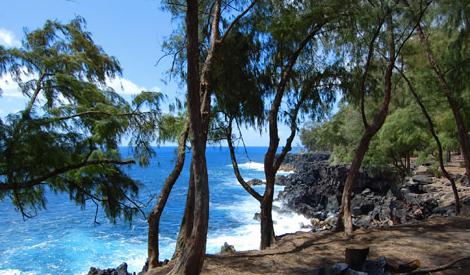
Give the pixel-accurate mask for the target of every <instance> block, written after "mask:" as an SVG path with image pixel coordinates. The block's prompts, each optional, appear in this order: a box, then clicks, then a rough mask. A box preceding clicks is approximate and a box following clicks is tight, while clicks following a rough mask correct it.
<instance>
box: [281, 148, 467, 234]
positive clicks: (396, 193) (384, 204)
mask: <svg viewBox="0 0 470 275" xmlns="http://www.w3.org/2000/svg"><path fill="white" fill-rule="evenodd" d="M329 157H330V156H329V154H328V153H305V154H291V155H288V156H287V158H286V160H285V163H284V165H285V166H288V167H290V168H292V169H293V170H294V171H295V172H294V173H292V174H290V175H289V176H287V177H286V178H285V180H284V183H285V188H284V190H283V191H282V192H280V193H279V196H278V199H280V200H282V201H283V203H284V204H285V206H287V207H288V208H290V209H291V210H293V211H295V212H297V213H300V214H303V215H304V216H306V217H307V218H310V219H311V223H312V225H311V226H312V229H313V230H314V231H319V230H328V229H331V228H332V227H334V226H335V225H336V216H337V214H338V212H339V207H340V203H341V195H342V190H343V187H344V182H345V181H346V177H347V173H348V169H349V168H348V166H347V165H336V164H330V163H329V161H328V159H329ZM413 174H414V175H413V176H411V177H405V178H400V177H398V176H397V175H396V174H393V173H392V172H390V171H381V172H380V171H370V170H369V171H368V170H361V172H360V176H359V179H358V181H357V182H356V185H355V188H354V190H353V197H352V201H351V203H352V213H353V223H354V225H355V226H356V227H362V228H368V227H371V226H384V225H385V226H386V225H396V224H403V223H409V222H413V221H418V220H424V219H427V218H429V217H430V216H433V215H434V216H435V215H442V216H449V215H453V211H454V205H453V203H452V201H453V197H452V196H451V193H450V192H448V191H447V190H445V189H449V187H448V186H447V185H446V184H447V183H446V182H443V181H439V179H437V178H435V177H434V175H433V174H432V173H430V172H428V171H427V170H426V169H424V170H423V169H421V171H419V169H418V170H415V171H413ZM456 177H457V178H458V175H457V176H456ZM458 182H459V187H460V189H462V188H465V186H464V185H462V184H461V182H465V181H464V179H462V178H461V179H460V180H459V181H458ZM467 189H468V188H467ZM449 190H450V189H449ZM460 191H467V190H460ZM465 194H466V193H465V192H464V194H463V196H462V200H461V202H462V205H463V206H464V207H469V206H470V198H469V197H468V196H465Z"/></svg>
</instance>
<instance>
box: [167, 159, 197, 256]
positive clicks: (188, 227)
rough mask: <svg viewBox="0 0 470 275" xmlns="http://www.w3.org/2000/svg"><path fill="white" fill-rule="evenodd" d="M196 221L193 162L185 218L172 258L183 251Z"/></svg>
mask: <svg viewBox="0 0 470 275" xmlns="http://www.w3.org/2000/svg"><path fill="white" fill-rule="evenodd" d="M193 221H194V174H193V165H192V162H191V165H190V171H189V184H188V194H187V195H186V204H185V208H184V214H183V219H182V221H181V226H180V231H179V233H178V237H177V240H176V248H175V253H174V254H173V257H172V259H177V258H178V257H179V256H180V255H181V252H182V251H183V248H184V245H185V243H186V240H188V239H189V237H190V236H191V231H192V230H193Z"/></svg>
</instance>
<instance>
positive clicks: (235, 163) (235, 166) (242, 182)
mask: <svg viewBox="0 0 470 275" xmlns="http://www.w3.org/2000/svg"><path fill="white" fill-rule="evenodd" d="M226 135H227V145H228V148H229V151H230V158H231V160H232V166H233V172H234V173H235V176H236V177H237V180H238V182H239V183H240V185H241V186H242V187H243V188H244V189H245V190H246V191H247V192H248V193H250V195H252V196H253V197H254V198H255V199H256V200H257V201H259V202H261V201H262V199H263V197H262V196H261V195H260V194H259V193H258V192H256V190H255V189H253V188H252V187H251V186H250V185H249V184H248V183H247V182H246V181H245V179H243V176H242V175H241V173H240V170H239V168H238V161H237V156H236V155H235V149H234V148H233V143H232V118H230V120H229V125H228V128H227V132H226Z"/></svg>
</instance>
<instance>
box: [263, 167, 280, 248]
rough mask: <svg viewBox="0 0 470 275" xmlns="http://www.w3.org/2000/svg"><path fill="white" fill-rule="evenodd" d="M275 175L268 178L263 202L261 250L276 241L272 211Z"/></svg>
mask: <svg viewBox="0 0 470 275" xmlns="http://www.w3.org/2000/svg"><path fill="white" fill-rule="evenodd" d="M274 181H275V178H274V175H271V176H269V177H268V178H266V191H265V193H264V196H263V200H262V201H261V213H260V219H261V244H260V249H266V248H268V247H270V246H271V244H273V243H274V241H275V240H276V235H275V233H274V225H273V217H272V209H273V196H274Z"/></svg>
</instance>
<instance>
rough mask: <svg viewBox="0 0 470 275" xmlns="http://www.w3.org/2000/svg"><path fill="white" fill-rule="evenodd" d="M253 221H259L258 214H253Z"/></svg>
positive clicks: (259, 216) (259, 215)
mask: <svg viewBox="0 0 470 275" xmlns="http://www.w3.org/2000/svg"><path fill="white" fill-rule="evenodd" d="M253 220H255V221H261V214H260V213H258V212H257V213H255V215H254V216H253Z"/></svg>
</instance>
